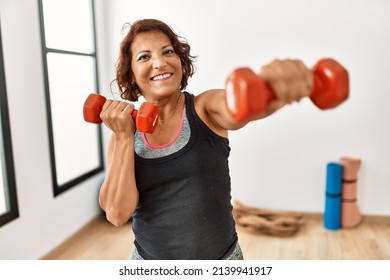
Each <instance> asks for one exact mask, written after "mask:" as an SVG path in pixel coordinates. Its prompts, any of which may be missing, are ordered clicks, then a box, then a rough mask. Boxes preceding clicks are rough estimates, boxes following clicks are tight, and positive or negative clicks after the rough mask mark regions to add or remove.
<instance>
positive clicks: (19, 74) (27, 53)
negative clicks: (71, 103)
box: [0, 0, 102, 259]
mask: <svg viewBox="0 0 390 280" xmlns="http://www.w3.org/2000/svg"><path fill="white" fill-rule="evenodd" d="M0 10H1V15H0V16H1V31H2V39H3V55H4V61H5V65H4V66H5V73H6V84H7V94H8V107H9V113H10V124H11V134H12V145H13V152H14V163H15V173H16V174H15V175H16V187H17V195H18V196H17V199H18V203H19V214H20V217H19V218H18V219H15V220H13V221H12V222H10V223H8V224H6V225H4V226H2V227H1V228H0V259H38V258H40V257H42V256H43V255H45V254H46V253H48V252H49V251H50V250H52V249H53V248H54V247H55V246H57V245H59V244H60V243H61V242H63V241H64V240H65V239H66V238H67V237H69V236H70V235H71V234H73V233H74V232H76V231H77V230H79V229H80V228H81V227H82V226H83V225H85V224H86V223H87V222H88V221H90V220H91V219H92V218H93V217H95V216H96V215H97V214H98V213H100V210H99V207H98V204H97V195H98V187H99V184H100V182H101V180H102V174H100V175H97V176H95V177H93V178H91V179H90V180H88V181H85V182H83V183H81V184H79V185H78V186H76V187H74V188H72V189H71V190H68V191H66V192H64V193H62V194H61V195H59V196H57V197H56V198H54V197H53V191H52V178H51V171H50V156H49V143H48V132H47V120H46V109H45V93H44V80H43V79H44V78H43V65H42V54H41V39H40V29H39V16H38V1H36V0H1V2H0ZM80 108H82V104H81V105H80ZM70 113H71V112H70Z"/></svg>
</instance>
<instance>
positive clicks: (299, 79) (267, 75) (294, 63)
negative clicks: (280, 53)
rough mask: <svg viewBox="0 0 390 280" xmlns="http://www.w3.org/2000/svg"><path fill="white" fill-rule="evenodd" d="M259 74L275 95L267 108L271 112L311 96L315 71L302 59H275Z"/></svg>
mask: <svg viewBox="0 0 390 280" xmlns="http://www.w3.org/2000/svg"><path fill="white" fill-rule="evenodd" d="M259 76H260V77H261V78H262V79H263V80H264V81H266V82H267V84H268V85H269V87H270V88H271V90H272V91H273V94H274V95H275V100H273V101H272V102H271V103H270V104H269V108H268V110H267V111H271V112H272V111H276V110H277V109H279V108H281V107H283V106H284V105H286V104H291V103H293V102H298V101H300V100H301V99H302V98H304V97H308V96H310V93H311V90H312V87H313V73H312V71H311V70H310V69H309V68H307V67H306V66H305V64H303V62H302V61H301V60H291V59H286V60H278V59H277V60H274V61H272V62H271V63H270V64H267V65H265V66H263V67H262V68H261V71H260V73H259Z"/></svg>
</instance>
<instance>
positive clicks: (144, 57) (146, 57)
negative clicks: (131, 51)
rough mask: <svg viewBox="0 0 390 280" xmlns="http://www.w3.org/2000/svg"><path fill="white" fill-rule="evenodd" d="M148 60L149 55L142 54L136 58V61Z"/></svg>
mask: <svg viewBox="0 0 390 280" xmlns="http://www.w3.org/2000/svg"><path fill="white" fill-rule="evenodd" d="M148 58H149V55H147V54H143V55H141V56H139V57H138V61H141V60H145V59H148Z"/></svg>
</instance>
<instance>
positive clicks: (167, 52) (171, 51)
mask: <svg viewBox="0 0 390 280" xmlns="http://www.w3.org/2000/svg"><path fill="white" fill-rule="evenodd" d="M173 53H175V52H174V50H171V49H168V50H165V51H164V54H173Z"/></svg>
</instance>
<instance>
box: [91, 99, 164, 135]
mask: <svg viewBox="0 0 390 280" xmlns="http://www.w3.org/2000/svg"><path fill="white" fill-rule="evenodd" d="M105 102H106V98H105V97H104V96H102V95H99V94H96V93H92V94H90V95H89V96H88V98H87V99H86V100H85V102H84V107H83V114H84V120H85V121H86V122H90V123H95V124H101V123H102V122H103V121H102V120H101V119H100V113H101V111H102V108H103V105H104V103H105ZM131 116H132V118H133V120H134V122H135V125H136V127H137V130H138V131H141V132H146V133H153V132H154V130H155V129H156V127H157V121H158V107H157V106H156V105H155V104H153V103H151V102H144V103H142V104H141V106H140V108H139V110H133V111H132V113H131Z"/></svg>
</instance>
